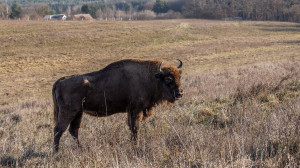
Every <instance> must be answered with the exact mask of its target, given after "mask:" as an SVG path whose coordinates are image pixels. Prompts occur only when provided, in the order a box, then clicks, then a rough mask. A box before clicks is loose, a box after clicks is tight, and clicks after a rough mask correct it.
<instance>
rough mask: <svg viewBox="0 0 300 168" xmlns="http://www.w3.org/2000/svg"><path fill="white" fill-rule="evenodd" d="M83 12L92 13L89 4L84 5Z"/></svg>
mask: <svg viewBox="0 0 300 168" xmlns="http://www.w3.org/2000/svg"><path fill="white" fill-rule="evenodd" d="M81 12H82V13H90V12H91V9H90V7H89V5H87V4H84V5H82V7H81Z"/></svg>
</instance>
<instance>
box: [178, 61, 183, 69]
mask: <svg viewBox="0 0 300 168" xmlns="http://www.w3.org/2000/svg"><path fill="white" fill-rule="evenodd" d="M177 60H178V61H179V65H178V67H177V68H178V69H179V68H181V67H182V61H181V60H180V59H177Z"/></svg>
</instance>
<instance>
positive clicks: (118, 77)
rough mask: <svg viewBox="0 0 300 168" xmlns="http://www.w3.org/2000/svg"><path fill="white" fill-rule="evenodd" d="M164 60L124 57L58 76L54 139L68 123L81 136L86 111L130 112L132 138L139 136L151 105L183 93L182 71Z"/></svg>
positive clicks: (98, 113) (101, 113) (104, 113)
mask: <svg viewBox="0 0 300 168" xmlns="http://www.w3.org/2000/svg"><path fill="white" fill-rule="evenodd" d="M160 63H161V61H152V60H133V59H132V60H121V61H118V62H115V63H112V64H110V65H108V66H107V67H105V68H104V69H102V70H100V71H96V72H92V73H88V74H83V75H73V76H68V77H63V78H60V79H59V80H57V81H56V82H55V83H54V85H53V89H52V95H53V103H54V120H55V127H54V143H55V150H56V151H57V150H58V146H59V140H60V137H61V135H62V134H63V132H64V131H65V130H66V129H67V127H68V126H69V125H70V127H69V132H70V134H71V135H72V136H73V137H74V138H75V139H76V140H77V142H78V145H79V140H78V131H79V128H80V122H81V118H82V114H83V112H86V113H87V114H90V115H92V116H98V117H105V116H109V115H112V114H115V113H127V114H128V125H129V128H130V130H131V131H132V139H133V140H137V133H138V130H139V123H140V121H141V120H145V119H146V118H148V117H149V116H150V115H151V114H152V108H153V107H154V106H155V105H156V104H159V103H161V102H163V101H168V102H174V101H175V100H176V99H178V98H180V97H181V96H182V93H181V90H180V89H179V87H180V76H181V71H180V70H179V69H178V68H177V67H175V66H168V65H164V64H163V65H162V68H161V69H162V71H159V69H158V67H159V65H160Z"/></svg>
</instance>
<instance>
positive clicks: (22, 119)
mask: <svg viewBox="0 0 300 168" xmlns="http://www.w3.org/2000/svg"><path fill="white" fill-rule="evenodd" d="M299 38H300V27H299V24H295V23H281V22H223V21H207V20H168V21H134V22H104V21H102V22H97V21H92V22H73V21H66V22H35V21H33V22H23V21H1V22H0V41H1V45H0V57H1V61H0V65H1V66H0V79H1V82H0V147H1V148H0V166H8V167H14V166H22V167H33V166H42V167H297V166H299V164H300V163H299V160H300V149H299V148H300V147H299V144H300V133H299V125H300V106H299V105H300V103H299V102H300V68H299V67H300V65H299V63H300V53H299V51H300V47H299V45H300V41H299ZM123 58H143V59H161V60H164V61H165V62H166V63H168V64H177V61H176V59H177V58H180V59H182V60H183V62H184V66H183V68H184V75H183V79H182V83H183V87H184V91H185V95H184V97H183V99H182V100H180V101H178V102H177V103H176V104H174V105H173V106H170V107H162V106H159V107H157V108H156V110H155V113H154V116H152V117H151V118H150V120H149V121H147V122H144V123H143V124H142V126H141V132H140V139H139V145H137V146H134V145H133V144H131V142H130V132H129V130H128V129H127V126H126V115H123V114H117V115H113V116H111V117H106V118H95V117H90V116H88V115H84V118H83V123H82V129H81V132H80V139H81V142H82V146H83V148H82V149H77V147H76V143H75V142H74V140H73V139H72V138H71V136H70V135H69V133H67V132H66V133H65V134H64V135H63V137H62V139H61V151H60V152H59V153H58V154H56V155H53V153H52V147H53V146H52V145H53V144H52V139H53V135H52V134H53V116H52V108H53V107H52V102H51V87H52V84H53V82H54V81H55V80H57V79H58V78H59V77H61V76H65V75H70V74H75V73H86V72H90V71H96V70H99V69H101V68H103V67H104V66H105V65H107V64H109V63H111V62H113V61H116V60H120V59H123ZM156 114H159V115H156Z"/></svg>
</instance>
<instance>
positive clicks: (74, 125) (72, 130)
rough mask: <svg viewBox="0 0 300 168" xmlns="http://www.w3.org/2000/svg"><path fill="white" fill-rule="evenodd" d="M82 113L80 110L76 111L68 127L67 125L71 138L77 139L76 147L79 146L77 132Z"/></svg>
mask: <svg viewBox="0 0 300 168" xmlns="http://www.w3.org/2000/svg"><path fill="white" fill-rule="evenodd" d="M82 114H83V113H82V112H80V113H78V114H77V115H76V116H75V118H74V119H73V120H72V121H71V124H70V127H69V132H70V134H71V135H72V136H73V138H74V139H75V140H76V141H77V145H78V147H80V142H79V139H78V133H79V128H80V123H81V118H82Z"/></svg>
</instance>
